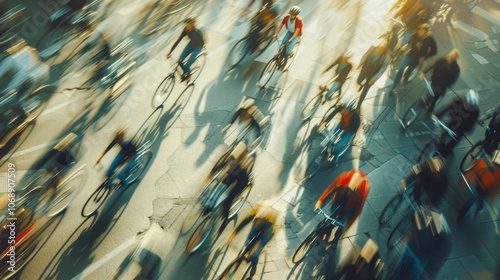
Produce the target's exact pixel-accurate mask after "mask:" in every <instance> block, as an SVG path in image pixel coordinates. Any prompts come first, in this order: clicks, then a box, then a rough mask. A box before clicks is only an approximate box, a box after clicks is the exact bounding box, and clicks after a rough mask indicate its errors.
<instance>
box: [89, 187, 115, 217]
mask: <svg viewBox="0 0 500 280" xmlns="http://www.w3.org/2000/svg"><path fill="white" fill-rule="evenodd" d="M108 184H109V183H108V182H107V181H105V182H104V183H102V184H101V185H100V186H99V187H98V188H97V190H95V191H94V193H92V195H91V196H90V197H89V199H87V202H85V205H83V208H82V217H89V216H91V215H93V214H94V213H95V212H96V211H97V209H99V207H101V206H102V205H103V204H104V202H105V201H106V199H107V198H108V196H109V193H110V192H111V188H112V186H109V185H108Z"/></svg>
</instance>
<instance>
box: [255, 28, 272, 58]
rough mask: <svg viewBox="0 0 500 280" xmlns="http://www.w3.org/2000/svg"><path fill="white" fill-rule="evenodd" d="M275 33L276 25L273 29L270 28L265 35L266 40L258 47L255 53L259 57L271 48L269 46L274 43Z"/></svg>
mask: <svg viewBox="0 0 500 280" xmlns="http://www.w3.org/2000/svg"><path fill="white" fill-rule="evenodd" d="M274 33H276V26H275V25H273V26H272V27H271V28H269V29H268V30H267V32H266V34H264V35H263V37H264V39H263V40H262V42H261V43H260V44H259V46H258V47H257V50H255V52H256V53H257V54H258V55H261V54H262V53H263V52H264V51H265V50H266V49H267V48H268V47H269V45H271V43H272V42H273V34H274Z"/></svg>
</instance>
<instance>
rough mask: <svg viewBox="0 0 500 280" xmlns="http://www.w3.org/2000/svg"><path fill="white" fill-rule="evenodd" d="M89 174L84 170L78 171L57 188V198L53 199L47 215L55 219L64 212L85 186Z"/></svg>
mask: <svg viewBox="0 0 500 280" xmlns="http://www.w3.org/2000/svg"><path fill="white" fill-rule="evenodd" d="M86 178H87V174H86V173H85V171H84V170H77V171H76V172H75V173H73V174H71V175H70V176H68V178H67V179H66V180H64V181H63V182H62V183H60V184H59V186H57V190H56V195H55V198H53V199H52V201H51V203H50V206H49V210H48V213H47V215H48V216H49V217H54V216H56V215H58V214H59V213H61V212H62V211H64V210H65V209H66V207H68V205H69V204H70V203H71V202H72V201H73V199H75V197H76V195H77V194H78V192H80V189H81V188H82V187H83V185H84V184H85V179H86Z"/></svg>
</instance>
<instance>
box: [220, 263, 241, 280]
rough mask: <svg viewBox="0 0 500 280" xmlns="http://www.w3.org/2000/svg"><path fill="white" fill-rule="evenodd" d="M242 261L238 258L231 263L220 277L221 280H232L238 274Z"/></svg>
mask: <svg viewBox="0 0 500 280" xmlns="http://www.w3.org/2000/svg"><path fill="white" fill-rule="evenodd" d="M241 261H242V259H241V258H238V259H236V260H234V261H233V262H231V263H230V264H229V265H228V266H227V268H226V269H224V272H222V275H221V276H220V278H219V279H220V280H227V279H232V278H233V276H234V275H235V274H236V271H238V268H239V267H240V264H241Z"/></svg>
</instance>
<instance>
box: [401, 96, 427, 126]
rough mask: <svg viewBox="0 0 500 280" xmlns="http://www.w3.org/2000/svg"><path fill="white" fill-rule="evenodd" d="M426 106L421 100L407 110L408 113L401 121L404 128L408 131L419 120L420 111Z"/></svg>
mask: <svg viewBox="0 0 500 280" xmlns="http://www.w3.org/2000/svg"><path fill="white" fill-rule="evenodd" d="M424 107H425V106H424V104H423V101H422V99H419V100H417V101H415V102H414V103H413V104H412V105H411V106H410V108H408V110H406V113H405V114H404V116H403V119H402V120H401V121H402V123H403V127H404V128H405V129H406V128H408V127H409V126H410V125H412V124H413V123H414V122H415V121H416V120H417V118H418V117H419V115H420V111H421V110H422V109H423V108H424Z"/></svg>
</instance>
